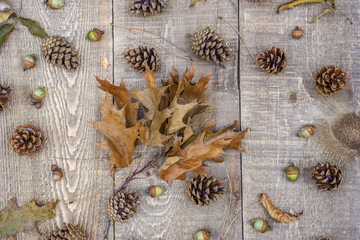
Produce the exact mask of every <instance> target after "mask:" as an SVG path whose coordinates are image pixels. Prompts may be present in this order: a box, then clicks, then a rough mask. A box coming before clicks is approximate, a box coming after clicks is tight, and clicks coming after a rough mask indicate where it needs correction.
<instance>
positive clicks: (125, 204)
mask: <svg viewBox="0 0 360 240" xmlns="http://www.w3.org/2000/svg"><path fill="white" fill-rule="evenodd" d="M139 203H140V197H139V195H137V194H136V193H135V192H117V193H116V194H115V195H114V196H112V197H111V198H110V199H109V202H108V204H107V207H106V214H107V216H108V218H109V219H110V220H112V221H115V222H119V223H125V222H127V221H128V220H129V218H130V217H133V216H134V215H135V213H136V212H137V209H136V205H138V204H139Z"/></svg>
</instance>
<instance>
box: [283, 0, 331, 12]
mask: <svg viewBox="0 0 360 240" xmlns="http://www.w3.org/2000/svg"><path fill="white" fill-rule="evenodd" d="M309 3H325V0H295V1H291V2H288V3H285V4H282V5H280V6H279V7H278V9H277V13H279V12H280V11H284V10H286V9H289V8H294V7H295V6H298V5H301V4H309Z"/></svg>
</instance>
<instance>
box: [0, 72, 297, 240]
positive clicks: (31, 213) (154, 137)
mask: <svg viewBox="0 0 360 240" xmlns="http://www.w3.org/2000/svg"><path fill="white" fill-rule="evenodd" d="M143 74H144V78H145V82H146V89H145V90H144V91H138V90H135V89H130V90H128V89H127V88H126V87H125V84H124V82H123V81H122V82H121V84H120V86H115V85H113V84H111V83H109V82H108V81H106V80H101V79H99V78H98V77H96V78H97V80H98V82H99V83H100V84H101V85H100V88H101V89H102V90H104V91H106V92H108V93H110V94H111V95H113V96H114V99H115V102H116V105H117V107H116V106H115V105H114V104H113V103H112V99H111V97H110V96H107V97H106V98H105V102H104V104H101V105H100V108H101V112H102V115H103V117H104V120H103V121H100V122H95V123H93V126H94V127H95V128H96V129H98V130H99V131H101V132H102V133H103V134H105V135H106V136H107V137H108V139H107V140H106V141H103V142H100V143H96V145H97V146H98V147H100V148H101V149H104V150H109V151H110V153H109V156H108V160H109V162H110V174H113V173H114V172H115V169H116V168H125V167H128V166H130V164H131V163H132V161H133V155H134V149H135V147H136V146H137V145H139V144H140V143H142V144H143V145H144V147H146V148H160V149H162V152H163V154H162V155H161V156H162V157H165V159H164V162H163V164H162V165H161V167H160V168H159V169H158V172H159V175H160V177H161V178H162V179H163V180H165V181H166V182H167V183H168V184H169V185H170V186H171V183H172V181H173V180H176V179H179V180H185V179H186V175H185V174H186V172H188V171H189V172H195V173H198V174H205V170H204V167H203V166H204V164H203V161H204V160H212V161H215V162H221V161H223V159H222V158H221V156H222V155H224V154H225V152H224V151H223V149H225V148H229V149H234V150H237V151H242V152H243V151H244V149H243V148H242V147H241V141H242V139H243V138H244V136H245V134H246V132H247V129H245V130H243V131H241V132H236V131H235V129H236V125H237V122H236V121H234V123H233V124H232V125H230V126H228V127H226V128H224V129H221V130H219V131H217V132H214V127H215V123H216V122H215V118H214V117H215V115H214V108H213V107H212V106H210V105H207V104H206V101H207V100H208V99H209V97H210V95H204V94H205V92H206V89H207V84H208V82H209V81H210V76H211V75H208V76H201V77H200V79H199V80H198V81H197V82H192V80H193V78H194V74H195V69H194V67H193V66H192V65H191V67H190V68H188V69H186V71H185V73H184V74H183V75H182V77H181V78H180V76H179V73H178V71H177V70H176V69H175V68H173V70H172V71H171V72H170V74H169V77H168V80H167V81H166V82H165V81H162V87H161V88H157V87H156V79H155V76H154V74H153V72H152V71H150V70H149V68H147V69H146V71H145V72H144V73H143ZM130 93H131V95H132V96H133V98H135V100H136V101H132V97H131V95H130ZM118 109H119V110H118ZM260 202H261V203H262V205H263V206H264V208H265V210H266V211H267V212H268V213H269V215H270V217H271V218H273V219H274V220H275V221H278V222H280V223H287V222H291V221H294V220H296V219H298V218H299V217H300V216H301V214H302V212H300V213H298V214H296V215H293V214H290V213H284V212H281V211H280V210H279V209H277V208H276V207H275V206H273V205H272V203H271V200H270V199H269V198H268V197H267V196H266V195H265V194H262V195H261V198H260ZM57 203H58V201H55V202H50V203H49V204H46V205H44V206H37V205H36V203H35V202H34V200H31V201H30V202H29V203H26V204H25V205H23V206H22V207H21V208H20V207H18V205H17V201H16V197H13V198H12V199H11V200H10V202H9V204H8V205H7V206H6V208H5V209H4V210H3V211H2V212H1V213H0V236H2V237H6V238H9V239H16V233H18V232H26V233H29V234H33V235H35V236H41V235H40V233H39V231H38V229H37V227H36V222H37V221H42V220H46V219H51V218H53V217H55V216H54V215H53V214H52V212H53V211H54V209H55V207H56V205H57Z"/></svg>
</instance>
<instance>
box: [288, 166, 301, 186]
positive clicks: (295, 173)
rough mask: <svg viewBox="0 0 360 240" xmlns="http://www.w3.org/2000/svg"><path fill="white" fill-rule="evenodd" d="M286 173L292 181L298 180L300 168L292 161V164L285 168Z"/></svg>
mask: <svg viewBox="0 0 360 240" xmlns="http://www.w3.org/2000/svg"><path fill="white" fill-rule="evenodd" d="M285 174H286V178H287V179H288V180H289V181H290V182H296V180H297V179H298V177H299V169H298V168H297V167H295V166H294V164H293V163H290V166H289V167H287V168H286V169H285Z"/></svg>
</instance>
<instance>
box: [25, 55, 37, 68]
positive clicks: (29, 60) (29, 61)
mask: <svg viewBox="0 0 360 240" xmlns="http://www.w3.org/2000/svg"><path fill="white" fill-rule="evenodd" d="M22 64H23V66H24V71H25V70H26V69H30V68H33V67H35V64H36V58H35V55H34V54H30V55H28V56H26V57H25V58H24V60H22Z"/></svg>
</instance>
